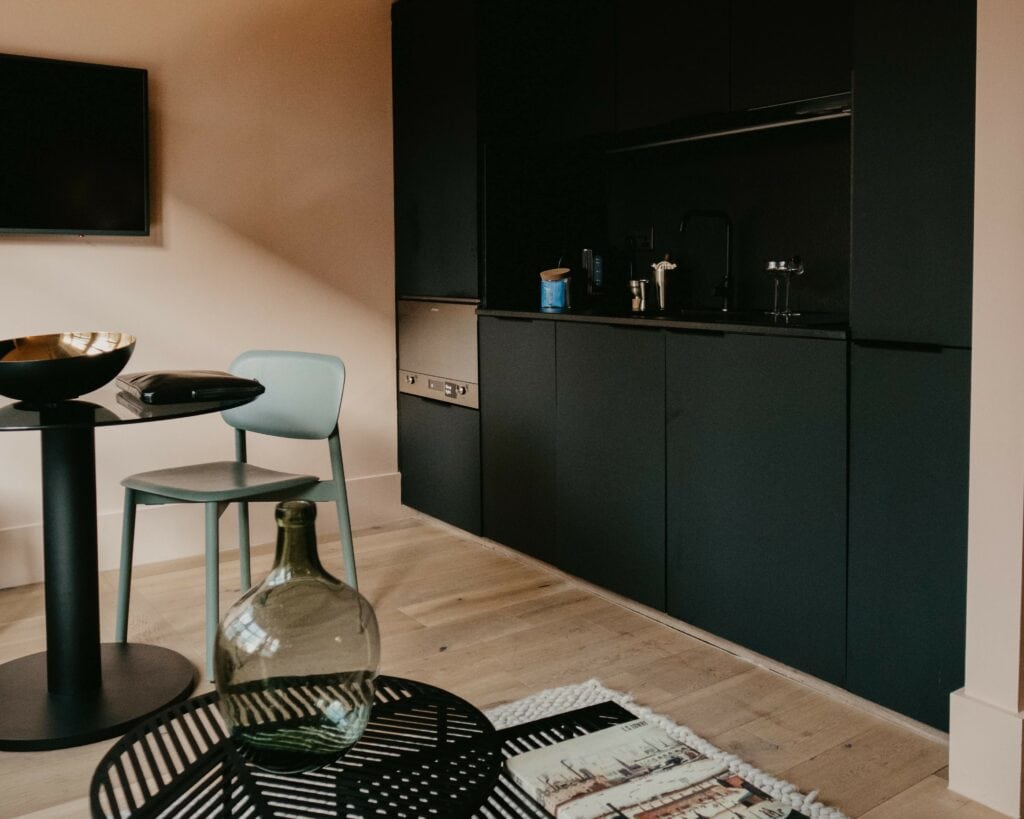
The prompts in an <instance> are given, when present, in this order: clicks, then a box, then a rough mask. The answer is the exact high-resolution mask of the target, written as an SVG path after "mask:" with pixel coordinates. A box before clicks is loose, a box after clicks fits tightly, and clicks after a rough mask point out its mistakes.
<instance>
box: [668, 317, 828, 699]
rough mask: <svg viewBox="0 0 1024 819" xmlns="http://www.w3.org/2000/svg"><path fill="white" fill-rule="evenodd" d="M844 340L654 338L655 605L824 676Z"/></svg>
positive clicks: (689, 335) (692, 335)
mask: <svg viewBox="0 0 1024 819" xmlns="http://www.w3.org/2000/svg"><path fill="white" fill-rule="evenodd" d="M846 350H847V345H846V343H845V342H844V341H825V340H816V339H801V338H783V337H762V336H753V335H718V334H704V333H676V332H672V333H669V334H668V337H667V340H666V372H667V373H668V376H667V379H668V383H667V446H668V456H667V470H666V474H667V483H668V544H667V548H668V612H669V614H672V615H673V616H675V617H678V618H680V619H681V620H685V621H686V622H689V623H693V624H694V625H697V626H700V627H701V628H705V629H707V630H708V631H711V632H713V633H715V634H718V635H721V636H722V637H725V638H727V639H729V640H733V641H735V642H737V643H740V644H742V645H744V646H747V647H749V648H752V649H754V650H755V651H758V652H760V653H762V654H765V655H767V656H769V657H773V658H775V659H778V660H781V661H782V662H784V663H787V664H788V665H792V666H795V667H797V668H800V669H802V670H804V671H807V672H810V673H811V674H814V675H816V676H818V677H821V678H822V679H825V680H829V681H830V682H834V683H838V684H842V682H843V679H844V672H845V664H846V658H845V629H846V624H845V618H846ZM810 624H813V627H810Z"/></svg>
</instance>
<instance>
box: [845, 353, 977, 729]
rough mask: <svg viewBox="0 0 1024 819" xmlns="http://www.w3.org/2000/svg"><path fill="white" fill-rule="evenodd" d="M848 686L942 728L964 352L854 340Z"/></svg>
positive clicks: (953, 602) (954, 661) (963, 435)
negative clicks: (862, 342) (907, 347)
mask: <svg viewBox="0 0 1024 819" xmlns="http://www.w3.org/2000/svg"><path fill="white" fill-rule="evenodd" d="M850 370H851V380H850V401H851V403H850V420H851V423H850V543H849V622H848V655H847V656H848V659H847V667H848V676H847V687H848V688H849V689H850V690H851V691H853V692H854V693H855V694H859V695H861V696H863V697H866V698H868V699H870V700H874V701H875V702H878V703H880V704H882V705H885V706H887V707H889V708H892V709H893V710H895V711H899V712H900V713H903V714H907V715H909V716H911V717H914V718H915V719H919V720H921V721H923V722H926V723H928V724H930V725H934V726H936V727H937V728H940V729H942V730H946V729H947V726H948V714H949V694H950V692H951V691H953V690H955V689H957V688H959V687H961V686H962V685H963V679H964V677H963V667H964V623H965V617H966V602H965V598H966V571H967V472H968V440H969V427H970V412H969V406H970V351H969V350H956V349H949V348H946V349H938V348H935V349H933V350H924V349H900V348H893V347H884V346H869V345H859V344H854V345H852V352H851V362H850Z"/></svg>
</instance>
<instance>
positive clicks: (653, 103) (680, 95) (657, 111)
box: [615, 0, 729, 131]
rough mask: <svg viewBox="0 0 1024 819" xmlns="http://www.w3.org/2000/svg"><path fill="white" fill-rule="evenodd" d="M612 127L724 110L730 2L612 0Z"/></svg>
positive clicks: (626, 128) (644, 124)
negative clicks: (613, 110)
mask: <svg viewBox="0 0 1024 819" xmlns="http://www.w3.org/2000/svg"><path fill="white" fill-rule="evenodd" d="M615 21H616V32H615V33H616V39H615V67H616V126H617V128H618V130H619V131H630V130H633V129H636V128H646V127H648V126H654V125H661V124H664V123H667V122H672V121H673V120H678V119H683V118H685V117H691V116H697V115H701V114H710V113H715V112H721V111H726V110H728V107H729V3H724V2H721V0H617V2H616V4H615Z"/></svg>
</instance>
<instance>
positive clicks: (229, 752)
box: [89, 677, 634, 819]
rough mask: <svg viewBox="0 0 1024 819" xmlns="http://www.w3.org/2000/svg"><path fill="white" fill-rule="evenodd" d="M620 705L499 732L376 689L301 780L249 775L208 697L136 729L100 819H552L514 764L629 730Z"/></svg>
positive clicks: (101, 791) (459, 703)
mask: <svg viewBox="0 0 1024 819" xmlns="http://www.w3.org/2000/svg"><path fill="white" fill-rule="evenodd" d="M633 718H634V717H633V715H632V714H630V713H629V712H628V711H626V710H625V709H624V708H622V707H620V706H618V705H616V704H614V703H610V702H609V703H603V704H601V705H596V706H591V707H590V708H584V709H580V710H578V711H571V712H569V713H567V714H562V715H558V716H555V717H549V718H546V719H542V720H537V721H536V722H531V723H526V724H524V725H518V726H515V727H513V728H507V729H505V730H503V731H495V730H494V728H493V726H492V725H491V723H490V722H489V721H488V720H487V718H486V717H485V716H484V715H483V714H482V713H481V712H480V711H479V710H478V709H476V708H475V707H473V706H472V705H470V704H469V703H468V702H466V701H465V700H463V699H460V698H459V697H456V696H455V695H454V694H450V693H449V692H447V691H443V690H442V689H440V688H436V687H434V686H430V685H426V684H424V683H419V682H414V681H412V680H404V679H401V678H397V677H380V678H379V679H378V681H377V699H376V703H375V704H374V708H373V715H372V717H371V719H370V724H369V725H368V726H367V729H366V732H365V733H364V734H363V736H362V737H361V738H360V740H359V742H357V743H356V744H355V745H354V746H352V748H351V749H350V750H349V751H348V752H347V753H346V754H345V755H344V756H343V757H342V758H341V759H339V760H338V761H337V762H334V763H332V764H330V765H328V766H326V767H324V768H320V769H318V770H316V771H312V772H309V773H304V774H272V773H267V772H265V771H261V770H259V769H258V768H256V767H254V766H253V765H251V764H249V763H247V762H246V761H245V760H244V759H243V758H242V756H241V755H240V754H239V753H238V751H237V750H236V749H235V747H234V745H233V743H232V742H231V740H230V739H229V738H228V737H227V736H226V734H225V731H224V726H223V722H222V720H221V718H220V714H219V712H218V709H217V694H216V693H215V692H211V693H209V694H204V695H203V696H200V697H195V698H193V699H190V700H188V701H187V702H183V703H179V704H178V705H174V706H171V707H169V708H167V709H165V710H164V711H162V712H160V713H159V714H157V715H156V716H154V717H152V718H150V719H148V720H146V721H145V722H143V723H141V724H139V725H138V726H136V727H135V728H134V729H133V730H132V731H130V732H129V733H128V734H126V735H125V736H124V737H123V738H122V739H121V740H119V741H118V742H117V743H115V744H114V746H113V747H112V748H111V749H110V750H109V751H108V752H107V754H106V755H105V756H104V757H103V759H102V760H101V762H100V764H99V766H98V767H97V769H96V773H95V774H94V776H93V779H92V784H91V786H90V788H89V801H90V806H91V809H92V813H93V816H95V817H109V819H114V817H175V818H176V819H177V818H178V817H213V816H231V817H245V818H246V819H249V817H252V818H253V819H255V818H256V817H260V818H261V819H262V818H263V817H266V818H267V819H270V818H271V817H297V818H298V819H321V818H322V817H329V816H341V817H347V819H369V818H370V817H388V818H389V819H420V818H421V817H422V818H423V819H428V818H429V817H434V818H436V819H457V818H458V817H474V819H509V817H527V819H530V818H531V817H546V816H547V814H546V813H545V812H544V811H543V810H541V809H540V808H538V807H537V806H536V805H535V804H534V803H533V802H532V801H531V800H530V799H529V798H527V797H526V796H525V795H524V794H523V793H522V792H521V791H520V790H519V789H518V788H517V787H516V786H515V785H513V784H512V782H511V781H510V780H508V779H507V778H506V777H505V775H504V774H503V767H504V765H503V763H504V760H505V758H506V757H508V756H513V755H515V754H519V753H523V752H524V751H527V750H531V749H533V748H539V747H542V746H544V745H549V744H552V743H554V742H559V741H561V740H563V739H568V738H570V737H573V736H578V735H580V734H584V733H590V732H591V731H594V730H598V729H600V728H606V727H608V726H609V725H614V724H617V723H619V722H624V721H626V720H630V719H633Z"/></svg>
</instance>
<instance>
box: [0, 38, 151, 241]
mask: <svg viewBox="0 0 1024 819" xmlns="http://www.w3.org/2000/svg"><path fill="white" fill-rule="evenodd" d="M148 115H149V111H148V102H147V72H146V71H145V70H144V69H139V68H119V67H115V66H109V65H94V64H92V63H79V62H68V61H64V60H47V59H40V58H36V57H19V56H14V55H10V54H0V233H72V234H105V235H129V236H144V235H147V234H148V233H149V150H148V146H149V137H148V133H149V125H148Z"/></svg>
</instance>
